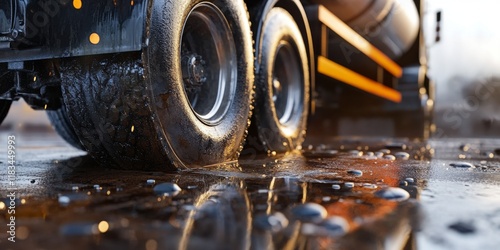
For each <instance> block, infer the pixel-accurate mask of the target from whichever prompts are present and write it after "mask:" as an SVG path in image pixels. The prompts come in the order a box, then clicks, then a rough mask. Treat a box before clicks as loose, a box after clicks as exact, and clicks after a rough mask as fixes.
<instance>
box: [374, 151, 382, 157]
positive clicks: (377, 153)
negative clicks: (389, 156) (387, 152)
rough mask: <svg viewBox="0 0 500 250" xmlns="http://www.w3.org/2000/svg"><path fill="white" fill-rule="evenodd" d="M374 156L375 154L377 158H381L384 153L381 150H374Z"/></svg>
mask: <svg viewBox="0 0 500 250" xmlns="http://www.w3.org/2000/svg"><path fill="white" fill-rule="evenodd" d="M375 156H376V157H377V158H382V157H384V153H382V152H376V153H375Z"/></svg>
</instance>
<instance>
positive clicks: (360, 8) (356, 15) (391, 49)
mask: <svg viewBox="0 0 500 250" xmlns="http://www.w3.org/2000/svg"><path fill="white" fill-rule="evenodd" d="M311 2H313V3H317V4H322V5H324V6H325V7H326V8H327V9H328V10H330V11H331V12H332V13H333V14H335V15H336V16H338V17H339V18H340V19H341V20H342V21H344V22H345V23H346V24H347V25H349V26H350V27H351V28H353V29H354V30H356V31H357V32H358V33H359V34H360V35H362V36H363V37H365V38H366V39H367V40H368V41H369V42H371V43H372V44H373V45H375V47H377V48H378V49H380V50H381V51H382V52H384V53H385V54H386V55H388V56H389V57H390V58H392V59H398V58H399V57H401V56H402V55H403V54H404V53H405V52H406V51H407V50H408V49H409V48H410V47H411V46H412V44H413V43H414V42H415V40H416V38H417V37H418V32H419V28H420V21H419V15H418V10H417V7H416V5H415V3H414V2H413V0H311Z"/></svg>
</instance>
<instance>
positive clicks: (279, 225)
mask: <svg viewBox="0 0 500 250" xmlns="http://www.w3.org/2000/svg"><path fill="white" fill-rule="evenodd" d="M9 135H10V134H8V133H5V132H2V133H0V161H1V164H0V165H1V168H0V173H1V174H0V215H1V216H0V229H1V230H0V249H72V250H77V249H147V250H154V249H204V250H208V249H499V248H498V247H499V246H500V237H499V236H500V140H498V139H449V138H441V139H440V138H435V139H431V140H429V141H427V142H418V141H408V140H402V139H401V140H396V139H387V138H321V139H320V138H316V139H311V140H309V142H307V143H306V144H305V145H304V150H303V151H302V152H293V153H289V154H285V155H280V154H274V153H273V152H269V154H262V155H253V154H252V155H246V156H243V157H242V158H241V159H240V161H239V162H238V163H231V164H222V165H218V166H207V167H205V168H199V169H192V170H189V171H182V172H147V171H123V170H115V169H108V168H106V167H105V166H99V165H98V164H97V163H95V162H94V161H93V160H92V159H91V158H90V157H89V156H87V155H86V154H85V152H82V151H78V150H76V149H73V148H71V147H70V146H68V145H67V144H66V143H65V142H63V141H62V140H61V139H59V137H58V136H57V135H55V134H54V133H53V132H49V133H47V132H44V133H20V134H16V135H15V136H16V140H15V143H16V149H15V155H16V162H15V178H14V179H13V178H12V175H10V174H9V172H8V170H11V169H12V168H11V169H9V165H10V164H9V158H8V155H9V152H8V147H7V145H8V136H9ZM11 153H12V152H11ZM9 178H10V179H9ZM13 211H14V212H15V214H13ZM11 216H14V217H15V219H12V218H11ZM12 222H14V224H15V226H14V227H11V226H8V225H7V224H12ZM12 229H14V230H12ZM13 231H14V232H15V234H14V233H13ZM13 235H15V238H12V237H13ZM12 240H15V242H12Z"/></svg>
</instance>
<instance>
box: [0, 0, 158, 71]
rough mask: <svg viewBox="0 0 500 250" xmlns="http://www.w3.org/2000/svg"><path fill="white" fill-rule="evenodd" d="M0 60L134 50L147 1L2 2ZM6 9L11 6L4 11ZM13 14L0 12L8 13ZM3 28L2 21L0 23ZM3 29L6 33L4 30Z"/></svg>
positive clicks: (142, 41)
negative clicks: (7, 22)
mask: <svg viewBox="0 0 500 250" xmlns="http://www.w3.org/2000/svg"><path fill="white" fill-rule="evenodd" d="M2 1H11V3H12V4H10V5H9V4H5V5H1V6H0V8H2V9H0V16H3V19H6V18H9V19H11V20H3V21H11V23H12V25H11V27H10V28H8V27H3V28H2V34H1V35H0V36H1V37H0V62H19V61H32V60H42V59H51V58H64V57H74V56H86V55H96V54H106V53H118V52H131V51H140V50H142V48H143V47H145V46H147V39H146V32H145V30H146V28H145V27H146V20H147V15H148V8H149V4H150V2H152V0H86V1H82V0H2ZM9 8H11V9H9ZM14 8H15V10H16V11H15V13H16V14H15V15H12V16H11V15H2V13H8V12H10V13H12V12H13V10H12V9H14ZM4 26H5V25H4ZM7 31H9V32H7Z"/></svg>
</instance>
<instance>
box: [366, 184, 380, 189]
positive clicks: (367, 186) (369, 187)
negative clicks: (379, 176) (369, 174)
mask: <svg viewBox="0 0 500 250" xmlns="http://www.w3.org/2000/svg"><path fill="white" fill-rule="evenodd" d="M363 187H364V188H368V189H376V188H377V185H375V184H371V183H364V184H363Z"/></svg>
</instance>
